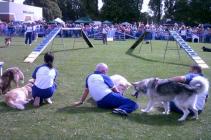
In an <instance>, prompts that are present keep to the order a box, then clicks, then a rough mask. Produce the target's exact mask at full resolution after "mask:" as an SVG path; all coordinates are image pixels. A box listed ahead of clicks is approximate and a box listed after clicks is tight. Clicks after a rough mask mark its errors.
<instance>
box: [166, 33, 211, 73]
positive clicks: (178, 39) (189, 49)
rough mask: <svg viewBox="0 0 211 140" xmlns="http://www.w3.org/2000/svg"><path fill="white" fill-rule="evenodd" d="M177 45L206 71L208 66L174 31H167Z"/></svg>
mask: <svg viewBox="0 0 211 140" xmlns="http://www.w3.org/2000/svg"><path fill="white" fill-rule="evenodd" d="M169 32H170V34H171V36H173V38H174V39H175V41H176V42H177V43H178V45H179V46H180V47H181V48H183V49H184V50H185V52H186V53H187V54H188V55H189V57H190V58H191V59H192V60H193V61H195V62H196V63H197V64H198V65H199V66H200V67H201V68H203V69H208V68H209V66H208V65H207V64H206V63H205V62H204V61H203V60H202V58H201V57H199V55H198V54H197V53H196V52H195V51H194V50H193V49H192V48H191V47H190V46H189V45H188V43H186V42H185V41H184V40H183V39H182V37H181V36H180V35H179V34H178V33H177V32H176V31H169Z"/></svg>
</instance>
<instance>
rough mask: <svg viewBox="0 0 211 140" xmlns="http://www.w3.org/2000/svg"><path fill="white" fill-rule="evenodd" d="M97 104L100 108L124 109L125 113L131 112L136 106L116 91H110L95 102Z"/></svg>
mask: <svg viewBox="0 0 211 140" xmlns="http://www.w3.org/2000/svg"><path fill="white" fill-rule="evenodd" d="M97 106H98V107H100V108H110V109H113V108H119V109H123V110H125V111H126V112H127V113H131V112H133V111H135V110H136V109H137V108H138V104H137V103H136V102H134V101H132V100H130V99H128V98H126V97H124V96H122V95H120V94H118V93H114V92H112V93H110V94H108V95H106V96H105V97H104V98H103V99H102V100H100V101H98V102H97Z"/></svg>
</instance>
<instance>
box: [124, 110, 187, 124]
mask: <svg viewBox="0 0 211 140" xmlns="http://www.w3.org/2000/svg"><path fill="white" fill-rule="evenodd" d="M177 119H179V115H178V114H170V115H163V114H147V113H132V114H131V115H130V116H129V117H128V120H130V121H132V122H137V123H140V124H147V125H156V126H171V125H172V126H175V125H177V126H181V125H183V124H184V123H181V122H178V121H177Z"/></svg>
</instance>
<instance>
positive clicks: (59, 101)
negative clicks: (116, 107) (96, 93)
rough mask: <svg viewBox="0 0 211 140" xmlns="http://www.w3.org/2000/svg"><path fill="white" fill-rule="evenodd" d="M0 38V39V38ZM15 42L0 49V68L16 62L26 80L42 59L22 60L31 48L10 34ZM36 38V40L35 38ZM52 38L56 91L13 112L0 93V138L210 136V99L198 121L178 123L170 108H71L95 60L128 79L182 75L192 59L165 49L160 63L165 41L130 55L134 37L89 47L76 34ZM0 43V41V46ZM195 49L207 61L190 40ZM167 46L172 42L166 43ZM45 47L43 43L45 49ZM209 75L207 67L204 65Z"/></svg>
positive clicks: (162, 139) (196, 139)
mask: <svg viewBox="0 0 211 140" xmlns="http://www.w3.org/2000/svg"><path fill="white" fill-rule="evenodd" d="M2 40H3V38H0V41H1V42H2ZM13 41H14V43H15V44H16V45H15V46H12V47H10V48H0V61H4V62H5V65H4V69H6V68H8V67H11V66H18V67H20V68H21V70H22V71H23V72H24V75H25V77H26V80H27V79H30V78H31V73H32V71H33V70H34V68H35V67H36V66H38V65H40V64H42V63H43V54H42V55H40V57H38V59H37V60H36V61H35V62H34V63H33V64H27V63H23V60H24V58H25V57H26V56H27V55H28V54H29V53H30V52H31V50H32V49H33V47H34V46H35V45H36V43H34V44H33V46H32V47H26V46H24V45H23V42H22V41H23V38H15V39H13ZM39 41H40V40H39ZM73 41H74V40H73V39H64V42H65V46H62V45H61V40H60V39H56V40H55V42H54V46H53V47H52V51H53V52H54V54H55V67H56V68H57V69H58V71H59V77H58V84H59V87H58V90H57V92H56V93H55V95H54V97H53V101H54V104H53V105H44V106H41V107H40V108H38V109H36V108H33V107H32V105H30V104H29V105H27V107H26V110H24V111H18V110H14V109H11V108H9V107H7V106H6V105H5V103H4V102H3V100H2V97H0V140H1V139H2V140H7V139H8V140H12V139H26V140H28V139H32V140H33V139H35V140H37V139H51V140H54V139H67V140H69V139H87V140H93V139H99V140H102V139H106V140H108V139H115V140H116V139H130V140H133V139H142V140H145V139H146V140H174V139H175V140H178V139H180V140H200V139H202V140H208V139H210V137H211V133H210V132H211V102H210V101H209V100H210V99H209V100H208V102H207V106H206V109H205V110H204V112H203V113H202V114H201V115H200V117H199V120H190V119H188V120H187V121H186V122H184V123H179V122H177V119H178V118H179V117H180V115H178V114H175V113H172V114H170V115H168V116H165V115H162V114H161V112H159V111H154V112H151V113H149V114H143V113H141V112H140V110H137V111H135V112H133V113H132V114H131V115H130V116H129V117H127V118H125V117H120V116H116V115H113V114H111V110H104V109H99V108H96V107H93V106H91V105H90V104H89V103H85V104H83V105H82V106H81V107H78V108H74V107H71V104H72V103H73V102H74V101H78V99H79V98H80V96H81V95H82V91H83V87H84V80H85V77H86V76H87V74H89V73H90V72H92V71H93V70H94V68H95V65H96V64H97V63H99V62H105V63H107V64H108V66H109V68H110V71H109V75H113V74H121V75H123V76H124V77H126V78H127V79H128V80H129V81H130V82H135V81H138V80H141V79H144V78H147V77H152V76H157V77H161V78H168V77H172V76H175V75H183V74H185V73H186V72H187V71H188V69H189V67H188V65H190V64H192V63H193V62H192V60H191V59H190V58H188V57H187V55H186V53H184V52H183V51H182V50H181V51H180V54H181V58H180V60H179V59H178V55H177V52H176V51H173V50H169V51H168V52H167V54H166V59H165V62H164V63H163V54H164V48H165V45H166V42H165V41H152V45H153V51H152V52H151V51H150V48H149V46H148V45H144V46H143V47H142V50H141V52H140V53H139V48H136V49H135V50H134V52H133V53H132V54H131V55H128V54H126V53H125V52H126V51H127V49H128V48H129V47H130V46H131V45H132V43H133V42H134V41H133V40H130V41H122V42H118V41H115V42H109V43H108V45H107V46H104V45H102V42H101V41H93V40H92V43H93V44H94V45H95V48H88V46H87V45H86V44H85V43H84V42H83V40H81V39H76V40H75V41H76V42H75V46H74V48H73ZM1 45H2V43H1V44H0V46H1ZM190 45H191V46H192V47H193V49H194V50H195V51H197V52H198V54H199V55H200V56H201V57H202V58H203V59H204V60H205V61H206V62H207V63H208V64H209V65H210V66H211V55H210V53H204V52H202V51H201V47H202V46H203V45H205V46H207V47H211V44H190ZM169 46H170V47H176V46H175V42H170V45H169ZM49 50H51V47H50V46H49V47H48V48H47V49H46V51H49ZM204 73H205V74H206V76H207V77H208V78H209V80H211V71H210V69H209V70H204ZM131 92H132V89H129V90H128V92H127V93H126V96H128V97H129V98H131V99H133V100H135V101H137V102H139V103H140V104H141V106H142V107H144V106H146V103H147V99H146V98H145V97H142V98H139V99H135V98H133V97H131V96H130V93H131Z"/></svg>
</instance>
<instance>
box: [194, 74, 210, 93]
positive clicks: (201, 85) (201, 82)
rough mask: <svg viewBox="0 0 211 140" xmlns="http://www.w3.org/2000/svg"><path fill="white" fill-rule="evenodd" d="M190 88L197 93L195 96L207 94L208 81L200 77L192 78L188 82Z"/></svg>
mask: <svg viewBox="0 0 211 140" xmlns="http://www.w3.org/2000/svg"><path fill="white" fill-rule="evenodd" d="M190 86H191V87H193V88H194V89H195V90H196V91H197V94H200V93H208V91H209V81H208V80H207V79H206V78H204V77H202V76H197V77H194V78H193V80H191V82H190Z"/></svg>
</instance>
